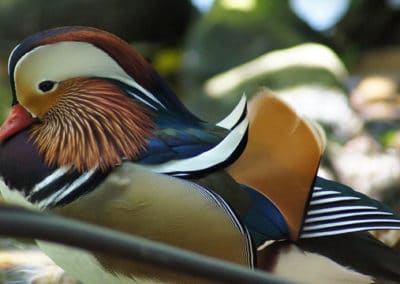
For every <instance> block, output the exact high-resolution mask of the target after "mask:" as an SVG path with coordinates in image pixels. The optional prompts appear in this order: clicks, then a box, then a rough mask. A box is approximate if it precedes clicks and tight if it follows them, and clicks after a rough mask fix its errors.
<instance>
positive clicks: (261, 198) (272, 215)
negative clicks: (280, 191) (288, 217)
mask: <svg viewBox="0 0 400 284" xmlns="http://www.w3.org/2000/svg"><path fill="white" fill-rule="evenodd" d="M241 187H242V188H243V189H244V190H245V191H246V192H247V193H248V195H249V197H250V207H249V208H248V210H247V212H246V214H245V215H244V216H243V217H242V222H243V223H244V224H245V226H246V227H247V229H248V230H249V232H250V235H251V236H252V238H253V240H254V242H255V244H256V246H260V245H262V244H263V243H264V242H265V241H267V240H280V239H287V238H288V237H289V234H290V233H289V228H288V225H287V224H286V222H285V219H284V218H283V216H282V214H281V213H280V212H279V210H278V209H277V208H276V206H275V205H274V204H273V203H272V202H271V201H270V200H269V199H268V198H267V197H266V196H265V195H263V194H261V193H259V192H258V191H256V190H254V189H252V188H251V187H249V186H246V185H241Z"/></svg>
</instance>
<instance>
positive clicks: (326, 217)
mask: <svg viewBox="0 0 400 284" xmlns="http://www.w3.org/2000/svg"><path fill="white" fill-rule="evenodd" d="M366 215H393V214H392V213H389V212H380V211H364V212H351V213H342V214H332V215H324V216H320V217H312V218H306V220H305V221H304V223H313V222H320V221H327V220H334V219H340V218H346V217H352V216H366Z"/></svg>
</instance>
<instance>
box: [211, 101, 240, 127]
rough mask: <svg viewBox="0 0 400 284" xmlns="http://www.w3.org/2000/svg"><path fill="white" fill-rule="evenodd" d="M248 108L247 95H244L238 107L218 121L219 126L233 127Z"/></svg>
mask: <svg viewBox="0 0 400 284" xmlns="http://www.w3.org/2000/svg"><path fill="white" fill-rule="evenodd" d="M245 110H246V95H243V96H242V98H241V99H240V101H239V103H238V104H237V105H236V107H235V108H234V109H233V111H231V113H230V114H229V115H228V116H227V117H225V118H224V119H223V120H221V121H220V122H218V123H217V126H219V127H222V128H225V129H232V128H233V127H234V126H235V125H236V124H237V123H238V122H239V120H240V118H241V117H242V115H243V113H244V112H245Z"/></svg>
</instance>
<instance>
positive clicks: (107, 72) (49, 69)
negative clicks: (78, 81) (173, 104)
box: [13, 41, 166, 108]
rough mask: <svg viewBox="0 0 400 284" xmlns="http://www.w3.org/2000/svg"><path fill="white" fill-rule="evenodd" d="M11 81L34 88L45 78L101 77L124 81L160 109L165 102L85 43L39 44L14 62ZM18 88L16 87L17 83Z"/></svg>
mask: <svg viewBox="0 0 400 284" xmlns="http://www.w3.org/2000/svg"><path fill="white" fill-rule="evenodd" d="M13 76H14V80H15V82H17V77H20V79H21V81H23V85H25V87H30V86H31V88H35V89H36V88H37V86H38V84H39V83H40V82H41V81H43V78H46V79H48V80H51V81H55V82H61V81H64V80H67V79H72V78H76V77H101V78H109V79H114V80H117V81H120V82H122V83H125V84H127V85H129V86H131V87H133V88H135V89H137V90H139V91H140V92H141V93H143V94H144V95H145V96H146V97H147V98H148V99H149V101H151V102H154V103H156V104H157V105H159V106H160V107H162V108H166V107H165V105H164V104H163V103H162V102H161V101H160V100H158V98H157V97H155V96H154V95H153V94H152V93H151V92H149V91H148V90H146V89H145V88H143V87H142V86H141V85H140V84H139V83H137V82H136V81H135V79H134V78H132V77H131V76H129V75H128V74H127V73H126V72H125V70H124V69H123V68H122V67H121V66H120V65H119V64H118V63H117V62H116V61H115V60H114V59H113V58H112V57H111V56H110V55H109V54H108V53H106V52H105V51H103V50H102V49H100V48H98V47H96V46H94V45H93V44H91V43H87V42H76V41H63V42H57V43H53V44H47V45H41V46H38V47H36V48H34V49H32V50H31V51H29V52H27V53H26V54H24V55H23V56H22V57H21V58H20V59H19V60H18V62H17V63H16V65H15V69H14V74H13ZM16 89H17V86H16Z"/></svg>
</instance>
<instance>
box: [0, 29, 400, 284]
mask: <svg viewBox="0 0 400 284" xmlns="http://www.w3.org/2000/svg"><path fill="white" fill-rule="evenodd" d="M8 69H9V76H10V83H11V88H12V94H13V106H12V109H11V112H10V115H9V117H8V119H7V120H6V121H5V122H4V124H3V126H2V127H1V128H0V140H2V141H3V142H2V144H1V147H0V176H1V177H2V179H3V181H4V182H5V184H6V185H7V188H2V190H1V192H2V195H3V196H4V198H5V199H6V200H7V201H8V202H13V203H19V204H22V205H25V206H29V207H31V208H36V209H39V210H48V211H50V212H52V213H56V214H60V215H64V216H67V217H72V218H76V219H79V220H83V221H87V222H90V223H95V224H99V225H103V226H106V227H110V228H113V229H116V230H120V231H124V232H128V233H132V234H137V235H141V236H144V237H146V238H149V239H152V240H157V241H161V242H164V243H167V244H171V245H174V246H178V247H181V248H185V249H189V250H192V251H195V252H199V253H203V254H205V255H209V256H214V257H217V258H222V259H225V260H228V261H232V262H236V263H239V264H243V265H246V266H248V267H254V265H255V264H254V263H255V260H256V258H258V261H259V263H260V265H261V266H260V267H262V268H265V269H267V268H270V265H267V264H265V263H266V262H267V260H268V259H272V258H271V257H269V256H268V257H267V256H266V255H267V253H265V251H260V252H259V253H258V256H256V251H255V248H257V247H260V246H261V245H262V244H263V243H264V242H265V241H268V240H281V239H287V240H289V241H290V243H289V244H290V245H293V246H294V247H295V249H297V250H300V249H304V250H307V251H310V253H313V254H318V255H320V256H321V257H325V258H329V259H331V258H330V255H329V253H327V251H329V249H327V248H328V247H331V246H332V243H334V244H336V243H337V242H335V241H334V240H335V238H334V237H330V236H332V235H338V237H340V236H342V235H343V234H346V236H348V238H347V240H348V242H345V243H347V245H350V246H352V244H353V242H354V240H359V241H360V242H363V243H366V244H367V245H368V246H367V248H365V249H366V250H368V249H369V248H371V250H375V251H379V252H380V255H384V256H388V257H389V256H390V259H391V260H393V263H394V265H397V264H398V263H400V256H399V255H398V254H397V253H395V252H393V251H392V250H391V249H389V248H387V247H385V246H383V245H381V244H380V243H379V242H376V241H365V240H370V238H368V237H365V235H364V233H362V234H361V233H355V232H358V231H365V230H371V229H400V217H399V216H398V215H397V214H396V213H395V212H393V211H391V210H390V209H388V208H386V207H385V206H384V205H383V204H381V203H379V202H378V201H375V200H372V199H370V198H368V197H367V196H365V195H363V194H361V193H358V192H356V191H354V190H352V189H351V188H349V187H346V186H344V185H341V184H338V183H335V182H332V181H328V180H325V179H322V178H320V177H317V176H316V172H317V168H318V163H319V160H320V157H321V154H322V152H323V148H324V135H323V133H322V131H321V130H320V128H319V127H318V126H316V125H315V124H313V123H312V122H308V121H306V120H304V119H301V118H299V117H298V116H297V115H296V114H295V113H294V112H293V111H292V110H291V109H290V108H289V107H287V106H286V105H285V104H284V103H283V102H282V101H280V100H279V99H278V98H276V97H274V96H269V95H261V96H259V97H257V98H256V99H255V100H253V101H252V103H251V105H250V106H249V109H250V111H249V114H248V116H246V109H247V107H246V101H245V99H244V98H243V99H242V100H241V101H240V102H239V104H238V106H237V107H236V108H235V109H234V110H233V111H232V113H231V114H230V115H228V116H227V117H226V118H225V119H223V120H222V121H220V122H219V123H216V124H211V123H207V122H204V121H202V120H200V119H199V118H197V117H196V116H195V115H193V114H192V113H191V112H189V111H188V110H187V109H186V108H185V107H184V105H183V104H182V103H181V102H180V101H179V100H178V98H177V97H176V96H175V94H174V93H173V91H172V90H171V89H170V88H169V87H168V86H167V84H166V83H165V82H164V81H163V80H162V79H161V77H160V76H159V75H158V74H157V73H156V71H155V70H154V69H153V68H152V67H151V66H150V65H149V64H148V63H147V62H146V61H145V60H144V59H143V58H142V57H141V56H140V55H139V54H138V53H137V52H136V51H135V50H134V49H133V48H132V47H131V46H130V45H128V44H127V43H126V42H124V41H122V40H121V39H119V38H118V37H116V36H114V35H112V34H109V33H107V32H104V31H101V30H98V29H94V28H87V27H63V28H57V29H52V30H48V31H44V32H41V33H38V34H35V35H33V36H31V37H28V38H27V39H25V40H24V41H23V42H22V43H21V44H19V45H18V46H17V47H16V48H15V49H14V50H13V51H12V53H11V55H10V59H9V66H8ZM249 122H250V126H249ZM314 239H315V240H317V241H316V243H318V245H315V246H313V245H312V244H313V243H314V242H313V241H312V240H314ZM344 239H346V238H344ZM307 241H310V242H311V245H309V246H307V245H306V244H307ZM292 242H293V243H292ZM303 243H305V244H304V245H303ZM324 244H326V246H325V245H324ZM39 246H41V247H42V249H43V250H44V251H45V252H46V253H47V254H49V255H50V256H51V257H52V258H53V259H54V260H55V261H56V262H57V263H58V264H59V265H60V266H62V267H63V268H64V269H65V270H66V271H67V272H69V273H70V274H72V275H73V276H76V277H77V278H78V279H80V280H81V281H82V282H84V283H98V282H96V281H97V280H98V279H101V277H103V276H101V275H102V274H101V273H100V272H99V271H102V273H105V274H107V277H114V276H115V275H117V276H118V275H128V276H129V277H130V279H132V280H133V281H135V280H139V281H143V279H156V280H160V281H174V282H182V283H189V282H196V281H199V282H200V280H198V279H193V278H190V276H187V275H177V274H175V273H172V272H169V271H165V270H162V269H158V268H155V267H151V266H147V265H143V264H140V263H131V262H126V261H122V260H119V259H115V258H110V257H105V256H104V255H95V256H93V255H91V254H87V255H86V256H85V258H81V259H84V263H86V264H85V265H82V263H80V262H77V261H76V259H77V258H76V257H65V255H67V253H66V252H65V251H63V254H60V251H62V249H59V248H58V247H57V248H54V247H53V246H51V245H49V244H44V243H39ZM358 250H360V248H356V247H351V250H349V252H350V253H354V254H355V253H357V251H358ZM282 251H283V250H282ZM375 256H377V254H376V255H372V256H371V259H373V258H374V257H375ZM89 260H90V261H89ZM374 261H377V260H376V259H375V260H374ZM352 262H354V260H350V263H346V261H342V259H339V260H338V259H337V258H334V257H333V261H330V264H332V263H333V265H336V266H339V265H341V266H344V267H350V268H351V269H353V270H354V271H356V272H355V274H357V275H362V276H363V277H364V275H367V276H365V277H364V278H363V279H367V278H368V279H371V278H373V277H379V278H380V277H383V278H385V277H386V278H388V279H393V275H394V277H399V272H396V270H395V269H394V271H393V269H391V268H390V267H389V266H388V267H382V270H383V271H384V272H382V273H381V271H380V270H379V273H375V272H373V273H372V275H370V274H369V271H368V270H366V269H364V268H363V267H359V266H357V265H355V264H353V263H352ZM378 262H379V261H378ZM88 263H90V267H91V269H89V271H92V272H93V271H96V273H87V270H86V272H85V269H83V267H88V266H89V265H87V264H88ZM351 269H347V270H349V271H350V270H351ZM272 270H273V271H277V270H276V269H275V270H274V269H272ZM347 270H346V272H348V271H347ZM386 271H387V273H385V272H386ZM348 273H350V272H348ZM350 274H351V273H350ZM110 275H111V276H110ZM382 275H383V276H382ZM93 277H100V278H97V280H93ZM104 277H106V276H104ZM107 279H112V280H110V281H112V282H113V281H115V283H118V282H117V281H118V279H117V278H115V279H114V278H107ZM394 279H396V278H394ZM110 283H111V282H110Z"/></svg>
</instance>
